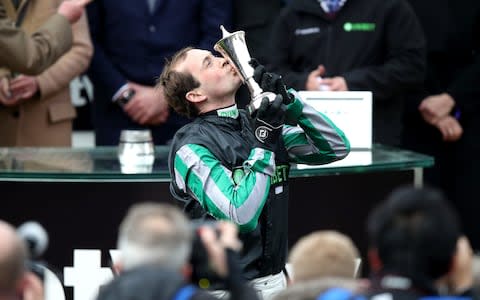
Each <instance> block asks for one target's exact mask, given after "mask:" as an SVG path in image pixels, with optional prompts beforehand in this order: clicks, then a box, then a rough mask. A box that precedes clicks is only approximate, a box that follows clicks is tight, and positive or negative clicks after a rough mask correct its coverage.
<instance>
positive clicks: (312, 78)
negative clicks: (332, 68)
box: [305, 65, 325, 91]
mask: <svg viewBox="0 0 480 300" xmlns="http://www.w3.org/2000/svg"><path fill="white" fill-rule="evenodd" d="M324 74H325V67H324V66H323V65H319V66H318V67H317V68H316V69H315V70H313V71H312V72H310V74H308V77H307V82H306V83H305V89H306V90H307V91H320V84H319V82H318V78H319V77H322V76H323V75H324Z"/></svg>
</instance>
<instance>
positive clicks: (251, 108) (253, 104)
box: [247, 92, 277, 115]
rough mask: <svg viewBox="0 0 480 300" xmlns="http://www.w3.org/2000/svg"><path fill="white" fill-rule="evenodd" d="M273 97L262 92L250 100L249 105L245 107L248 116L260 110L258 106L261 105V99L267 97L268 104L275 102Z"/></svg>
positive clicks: (273, 95) (272, 94)
mask: <svg viewBox="0 0 480 300" xmlns="http://www.w3.org/2000/svg"><path fill="white" fill-rule="evenodd" d="M276 96H277V95H275V94H274V93H272V92H263V93H261V94H259V95H257V96H256V97H255V98H253V99H252V101H251V102H250V104H248V105H247V111H248V113H249V114H250V115H253V113H254V112H256V111H257V109H259V108H260V105H261V104H262V99H263V98H265V97H267V98H268V101H269V102H273V100H275V97H276Z"/></svg>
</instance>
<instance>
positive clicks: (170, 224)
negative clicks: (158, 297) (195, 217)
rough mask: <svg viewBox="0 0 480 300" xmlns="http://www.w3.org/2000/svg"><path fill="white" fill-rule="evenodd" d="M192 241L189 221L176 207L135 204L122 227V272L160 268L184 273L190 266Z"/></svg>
mask: <svg viewBox="0 0 480 300" xmlns="http://www.w3.org/2000/svg"><path fill="white" fill-rule="evenodd" d="M192 238H193V237H192V230H191V227H190V224H189V221H188V220H187V218H186V217H185V216H184V214H183V213H182V211H181V210H180V209H178V208H177V207H174V206H171V205H168V204H160V203H140V204H135V205H133V206H132V207H131V208H130V209H129V211H128V213H127V215H126V217H125V218H124V220H123V221H122V224H121V225H120V230H119V236H118V249H119V250H120V254H121V268H122V269H123V270H130V269H132V268H135V267H140V266H145V265H158V266H160V267H162V268H166V269H171V270H175V271H181V269H182V268H183V267H184V266H185V265H186V264H187V262H188V259H189V256H190V251H191V244H192Z"/></svg>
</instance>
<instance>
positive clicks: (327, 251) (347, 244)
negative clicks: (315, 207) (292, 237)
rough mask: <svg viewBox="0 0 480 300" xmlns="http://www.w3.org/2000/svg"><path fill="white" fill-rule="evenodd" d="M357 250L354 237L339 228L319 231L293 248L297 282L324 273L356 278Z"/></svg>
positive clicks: (290, 258) (325, 274) (292, 256)
mask: <svg viewBox="0 0 480 300" xmlns="http://www.w3.org/2000/svg"><path fill="white" fill-rule="evenodd" d="M358 256H359V254H358V250H357V248H356V247H355V245H354V244H353V242H352V240H351V239H350V238H349V237H348V236H346V235H344V234H341V233H339V232H336V231H329V230H325V231H316V232H313V233H310V234H308V235H306V236H304V237H302V238H301V239H300V240H299V241H298V242H297V243H296V244H295V245H294V246H293V248H292V250H291V252H290V257H289V261H290V263H291V265H292V269H293V278H294V281H295V282H300V281H307V280H311V279H316V278H322V277H332V276H333V277H344V278H353V277H354V273H355V267H356V262H355V260H356V259H357V258H358Z"/></svg>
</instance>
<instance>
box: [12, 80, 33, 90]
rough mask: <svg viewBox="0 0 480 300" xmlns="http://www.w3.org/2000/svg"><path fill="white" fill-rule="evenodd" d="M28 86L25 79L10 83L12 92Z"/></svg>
mask: <svg viewBox="0 0 480 300" xmlns="http://www.w3.org/2000/svg"><path fill="white" fill-rule="evenodd" d="M28 87H29V83H28V82H27V81H17V82H12V84H10V90H11V91H12V92H13V91H18V90H22V89H26V88H28Z"/></svg>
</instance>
